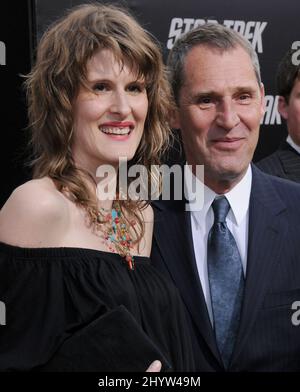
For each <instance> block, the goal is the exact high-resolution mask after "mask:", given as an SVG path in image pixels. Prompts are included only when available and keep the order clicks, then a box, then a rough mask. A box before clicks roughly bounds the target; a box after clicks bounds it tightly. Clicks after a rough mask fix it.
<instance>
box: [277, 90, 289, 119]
mask: <svg viewBox="0 0 300 392" xmlns="http://www.w3.org/2000/svg"><path fill="white" fill-rule="evenodd" d="M288 108H289V104H288V103H287V102H286V99H285V98H284V97H283V96H282V95H280V96H279V99H278V107H277V109H278V112H279V113H280V115H281V116H282V117H283V118H284V119H285V120H287V119H288V117H289V113H288Z"/></svg>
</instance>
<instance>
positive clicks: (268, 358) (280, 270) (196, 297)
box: [152, 166, 300, 371]
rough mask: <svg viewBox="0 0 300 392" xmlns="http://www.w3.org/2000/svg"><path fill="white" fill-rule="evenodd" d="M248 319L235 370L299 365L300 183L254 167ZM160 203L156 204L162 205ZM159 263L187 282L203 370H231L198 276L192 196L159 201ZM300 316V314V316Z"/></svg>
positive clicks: (181, 284)
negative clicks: (226, 365)
mask: <svg viewBox="0 0 300 392" xmlns="http://www.w3.org/2000/svg"><path fill="white" fill-rule="evenodd" d="M252 168H253V181H252V191H251V197H250V207H249V208H250V209H249V240H248V257H247V271H246V283H245V295H244V300H243V308H242V314H241V322H240V327H239V332H238V336H237V340H236V345H235V349H234V352H233V356H232V360H231V364H230V366H229V371H299V370H300V325H299V326H295V325H294V324H293V323H292V320H291V319H292V315H293V313H294V312H295V310H292V309H291V306H292V303H293V302H294V301H300V186H299V185H298V184H295V183H292V182H290V181H286V180H282V179H279V178H276V177H273V176H269V175H267V174H264V173H262V172H261V171H260V170H259V169H257V168H255V167H253V166H252ZM154 204H155V203H154ZM154 209H155V233H154V239H153V250H152V261H153V263H154V265H155V266H156V267H157V268H158V269H159V270H161V271H162V273H164V274H165V275H166V276H168V277H169V278H171V279H172V280H173V282H174V283H175V285H176V286H177V287H178V288H179V291H180V293H181V296H182V298H183V301H184V303H185V306H186V311H187V315H188V320H189V323H190V331H191V336H192V339H193V347H194V355H195V359H196V364H197V370H198V371H224V368H223V366H222V362H221V360H220V356H219V353H218V349H217V346H216V341H215V337H214V332H213V329H212V327H211V323H210V320H209V316H208V312H207V308H206V303H205V299H204V295H203V292H202V288H201V283H200V280H199V277H198V272H197V267H196V262H195V256H194V250H193V243H192V234H191V225H190V213H189V212H186V211H185V202H182V201H180V202H178V201H170V202H167V201H160V202H157V203H156V204H155V205H154ZM299 319H300V317H299Z"/></svg>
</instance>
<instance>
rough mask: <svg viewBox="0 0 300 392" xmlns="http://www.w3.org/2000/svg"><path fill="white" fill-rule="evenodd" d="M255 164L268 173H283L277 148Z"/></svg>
mask: <svg viewBox="0 0 300 392" xmlns="http://www.w3.org/2000/svg"><path fill="white" fill-rule="evenodd" d="M255 165H256V166H257V167H258V168H259V169H260V170H262V171H263V172H265V173H268V174H272V175H276V176H280V174H282V173H283V168H282V163H281V160H280V153H279V150H276V151H275V152H273V153H272V154H271V155H269V156H267V157H266V158H263V159H262V160H260V161H259V162H257V163H256V164H255Z"/></svg>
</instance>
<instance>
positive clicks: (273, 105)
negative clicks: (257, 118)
mask: <svg viewBox="0 0 300 392" xmlns="http://www.w3.org/2000/svg"><path fill="white" fill-rule="evenodd" d="M278 99H279V96H278V95H266V96H265V105H266V110H265V115H264V117H263V119H262V120H261V124H264V125H275V124H276V125H280V124H281V117H280V114H279V112H278Z"/></svg>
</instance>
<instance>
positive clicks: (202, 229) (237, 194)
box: [185, 165, 252, 324]
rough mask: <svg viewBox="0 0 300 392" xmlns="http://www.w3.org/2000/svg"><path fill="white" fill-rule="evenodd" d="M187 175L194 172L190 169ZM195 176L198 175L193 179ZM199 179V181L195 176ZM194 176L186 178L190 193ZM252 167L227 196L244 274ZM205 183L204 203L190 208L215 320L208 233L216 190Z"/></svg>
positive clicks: (230, 225)
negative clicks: (208, 258) (197, 207)
mask: <svg viewBox="0 0 300 392" xmlns="http://www.w3.org/2000/svg"><path fill="white" fill-rule="evenodd" d="M186 176H188V177H189V176H194V175H193V173H192V171H191V170H190V169H189V170H187V171H186ZM194 180H195V179H194ZM196 181H200V180H198V179H196ZM191 183H192V181H191V178H187V181H185V187H186V189H185V192H186V195H189V193H190V190H189V184H191ZM251 183H252V170H251V166H250V165H249V167H248V169H247V172H246V174H245V175H244V177H243V178H242V180H241V181H240V182H239V183H238V184H237V185H236V186H235V187H234V188H233V189H231V191H230V192H228V193H226V194H225V196H226V198H227V200H228V202H229V204H230V207H231V208H230V210H229V212H228V215H227V218H226V223H227V226H228V228H229V230H230V231H231V233H232V235H233V236H234V239H235V241H236V243H237V247H238V249H239V252H240V256H241V260H242V264H243V271H244V275H246V267H247V248H248V226H249V200H250V193H251ZM202 185H203V186H204V204H203V207H202V208H201V209H198V211H191V227H192V236H193V244H194V253H195V258H196V263H197V269H198V274H199V278H200V281H201V285H202V290H203V294H204V297H205V301H206V305H207V310H208V314H209V317H210V321H211V323H212V324H213V316H212V307H211V298H210V289H209V281H208V273H207V238H208V233H209V231H210V229H211V227H212V225H213V222H214V213H213V210H212V207H211V204H212V202H213V201H214V199H215V197H216V196H217V194H216V193H215V192H214V191H212V190H211V189H210V188H208V187H207V186H205V185H204V184H202Z"/></svg>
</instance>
